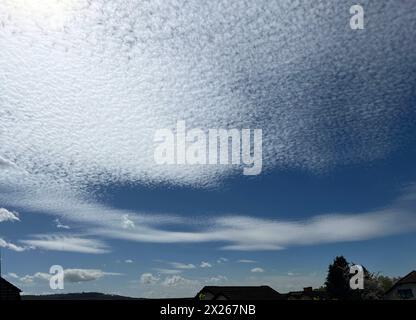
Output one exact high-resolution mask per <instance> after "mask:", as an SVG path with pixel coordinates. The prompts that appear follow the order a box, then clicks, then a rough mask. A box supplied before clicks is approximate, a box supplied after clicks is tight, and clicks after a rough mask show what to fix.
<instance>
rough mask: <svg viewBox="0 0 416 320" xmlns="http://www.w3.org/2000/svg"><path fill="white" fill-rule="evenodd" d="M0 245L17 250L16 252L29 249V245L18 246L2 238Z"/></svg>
mask: <svg viewBox="0 0 416 320" xmlns="http://www.w3.org/2000/svg"><path fill="white" fill-rule="evenodd" d="M0 247H2V248H6V249H10V250H13V251H17V252H22V251H25V250H28V249H30V248H29V247H22V246H18V245H16V244H14V243H12V242H8V241H6V240H4V239H3V238H0Z"/></svg>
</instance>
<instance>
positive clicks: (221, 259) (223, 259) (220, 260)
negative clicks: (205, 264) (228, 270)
mask: <svg viewBox="0 0 416 320" xmlns="http://www.w3.org/2000/svg"><path fill="white" fill-rule="evenodd" d="M227 261H228V259H227V258H219V259H218V260H217V263H224V262H227Z"/></svg>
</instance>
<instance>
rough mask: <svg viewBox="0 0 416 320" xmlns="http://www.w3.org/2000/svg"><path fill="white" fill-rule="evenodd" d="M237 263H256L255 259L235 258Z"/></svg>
mask: <svg viewBox="0 0 416 320" xmlns="http://www.w3.org/2000/svg"><path fill="white" fill-rule="evenodd" d="M237 262H238V263H257V261H255V260H249V259H240V260H237Z"/></svg>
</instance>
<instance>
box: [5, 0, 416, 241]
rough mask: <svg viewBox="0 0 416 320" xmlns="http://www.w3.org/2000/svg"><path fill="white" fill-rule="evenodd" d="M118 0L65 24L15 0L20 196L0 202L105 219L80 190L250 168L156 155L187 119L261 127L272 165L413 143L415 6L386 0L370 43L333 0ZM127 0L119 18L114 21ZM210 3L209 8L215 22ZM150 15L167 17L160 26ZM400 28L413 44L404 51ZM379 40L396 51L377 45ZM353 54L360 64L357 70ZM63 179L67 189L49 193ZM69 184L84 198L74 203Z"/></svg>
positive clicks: (334, 162)
mask: <svg viewBox="0 0 416 320" xmlns="http://www.w3.org/2000/svg"><path fill="white" fill-rule="evenodd" d="M115 2H116V4H115V5H114V6H107V5H105V4H104V2H102V1H98V2H95V3H94V5H87V6H82V7H78V6H77V5H76V4H72V6H75V8H76V10H75V9H74V10H72V9H71V10H69V9H68V8H66V7H65V8H66V9H65V10H64V11H63V15H65V17H66V18H67V19H64V20H65V21H71V23H69V22H68V23H67V24H65V28H58V29H57V30H55V29H54V28H52V29H53V32H49V31H51V25H50V21H49V22H48V20H49V19H48V18H45V15H43V14H39V11H37V14H32V12H30V13H28V12H27V10H19V8H16V5H15V1H11V0H5V1H2V2H1V4H0V12H2V13H3V15H2V16H0V18H1V21H2V23H3V24H4V26H3V27H2V35H3V37H1V39H0V47H1V48H2V52H4V54H3V55H2V57H1V58H0V65H1V67H2V75H3V79H2V108H1V111H0V118H1V123H0V131H1V133H2V141H1V145H0V187H2V188H3V187H4V188H5V189H7V190H8V191H10V192H12V193H13V194H2V195H0V201H3V200H4V201H6V202H15V203H17V204H20V203H21V202H23V203H22V204H21V206H22V207H25V208H28V207H29V208H30V207H31V206H37V209H38V210H37V211H40V212H44V209H48V210H50V211H53V212H55V213H56V214H58V215H59V214H62V211H65V213H67V214H68V215H69V216H72V219H74V220H79V219H85V220H89V219H91V220H93V219H96V218H97V215H98V214H97V213H95V214H91V215H92V216H93V217H94V218H88V217H85V216H87V215H88V214H90V213H91V212H92V210H90V209H91V208H89V209H88V208H87V207H86V206H85V205H84V202H83V201H81V200H80V199H82V200H85V198H87V200H91V198H92V196H91V195H92V194H96V193H99V190H100V188H101V186H103V185H109V184H113V183H133V184H142V185H154V184H159V183H162V182H163V183H165V182H166V183H169V184H174V185H190V186H192V187H205V186H211V185H213V184H217V183H220V182H221V180H222V179H226V178H227V177H229V176H230V175H235V174H241V170H240V169H239V168H237V167H235V166H234V167H223V166H221V167H218V166H208V167H207V166H158V165H155V163H154V159H153V151H154V147H155V144H154V142H153V135H154V132H155V131H156V130H157V129H159V128H172V127H174V125H175V123H176V120H177V119H178V117H179V116H180V118H182V119H184V120H186V123H187V125H188V127H189V128H194V127H201V128H212V127H219V128H228V127H229V126H230V125H231V124H232V126H233V127H236V128H261V129H262V130H263V134H264V137H265V139H264V142H263V155H264V160H265V161H263V162H264V166H265V170H264V171H266V170H267V169H273V168H288V167H289V168H302V169H305V170H309V171H313V172H319V171H322V170H330V169H331V168H333V167H335V166H339V165H343V164H346V163H361V162H368V161H371V160H374V159H380V158H383V157H385V156H387V155H389V154H390V153H392V152H394V151H395V150H396V148H398V147H400V146H401V145H402V144H405V143H406V142H407V141H409V138H408V137H407V135H406V133H407V132H408V131H407V130H408V128H409V127H411V126H412V121H413V119H414V112H415V111H414V108H412V97H413V89H414V81H413V80H412V79H414V74H413V68H411V67H409V66H412V62H411V61H410V60H409V61H408V60H406V59H404V58H403V57H411V56H412V54H413V53H414V52H415V46H416V44H415V42H414V41H412V40H413V39H412V34H411V33H409V32H407V31H406V30H408V26H409V25H413V24H412V23H413V20H412V17H411V16H410V15H409V14H407V13H408V11H409V7H408V5H407V4H401V5H398V6H396V8H395V10H391V11H389V12H385V10H382V6H383V4H382V3H375V4H374V8H373V9H374V10H373V15H372V21H374V24H375V25H378V27H376V29H377V30H375V29H374V31H375V32H377V34H378V35H379V37H362V38H361V39H357V38H356V37H355V35H354V33H351V32H345V30H341V29H340V28H339V26H341V25H345V21H344V20H345V10H344V8H342V7H339V6H338V7H337V6H335V5H334V4H328V3H325V6H328V7H327V8H328V10H325V13H324V14H325V15H328V16H326V18H325V19H316V16H317V15H321V14H322V6H323V4H324V2H323V1H315V2H314V3H313V4H298V3H297V2H296V3H294V2H292V1H284V2H283V3H282V4H276V3H275V2H271V1H266V0H260V2H256V3H254V2H252V3H251V2H246V3H243V4H241V5H239V6H238V7H236V6H234V5H231V4H230V3H229V2H227V1H225V0H223V1H220V2H219V3H220V5H216V6H213V5H212V4H209V3H203V4H199V5H196V6H191V5H189V6H187V5H185V6H182V7H181V9H180V13H181V14H178V12H179V11H178V10H179V9H177V5H176V3H175V1H169V3H167V4H166V5H165V6H163V8H162V7H158V8H156V9H155V8H153V7H152V5H150V4H149V5H147V4H143V5H142V7H141V10H131V8H130V7H129V8H124V7H123V6H122V5H118V4H122V3H123V2H122V1H121V0H115ZM115 8H117V9H115ZM115 10H118V11H117V12H119V14H118V16H119V17H120V18H119V19H118V20H117V21H114V19H108V17H111V16H114V12H115ZM75 12H76V15H74V13H75ZM201 12H209V15H208V16H205V17H204V19H205V23H204V24H203V26H201V23H200V17H201ZM379 12H382V13H379ZM329 13H330V14H329ZM150 16H151V17H152V19H150V18H149V17H150ZM7 17H12V19H8V18H7ZM276 17H278V18H277V19H276ZM386 20H388V21H393V22H392V23H390V24H389V28H383V27H382V26H383V25H384V24H383V23H382V22H383V21H386ZM103 21H104V22H103ZM149 21H165V22H166V23H164V26H165V27H164V28H153V26H152V25H151V22H149ZM288 21H297V23H296V24H293V23H288ZM377 22H380V23H377ZM149 23H150V24H149ZM230 24H231V25H232V26H233V27H232V28H228V27H227V28H224V26H228V25H230ZM120 25H129V26H133V27H132V28H119V27H118V26H120ZM81 30H82V32H81ZM218 30H222V31H221V32H218ZM270 30H276V32H270ZM327 30H338V31H337V32H333V33H331V34H330V35H329V34H328V32H327ZM28 34H29V35H30V37H28ZM86 35H88V36H86ZM29 38H30V39H36V41H34V42H33V43H32V42H31V41H28V40H27V39H29ZM379 38H382V39H383V41H382V42H380V41H378V39H379ZM155 39H157V40H155ZM161 39H164V40H163V41H162V40H161ZM259 39H261V45H255V46H254V45H253V44H254V43H258V41H259ZM297 39H302V41H296V40H297ZM398 39H399V40H400V42H401V43H402V44H403V45H402V46H401V47H400V50H394V48H395V47H396V42H397V41H398ZM357 41H358V42H357ZM334 43H335V44H339V45H337V46H334ZM317 44H319V45H317ZM386 50H387V51H386ZM381 51H383V52H387V53H386V54H387V56H389V59H387V60H386V59H385V58H383V57H381V56H380V57H374V54H372V53H374V52H381ZM45 57H47V59H45ZM253 57H255V58H253ZM21 61H25V63H24V64H22V63H21ZM45 61H47V62H48V63H46V62H45ZM397 61H401V63H399V64H398V63H397ZM351 65H360V66H362V68H361V69H360V73H359V76H356V73H352V71H351ZM311 66H319V67H317V68H311ZM39 68H42V69H43V70H46V72H39ZM392 70H393V71H394V72H392ZM57 79H59V80H58V81H57ZM74 79H77V81H74ZM81 88H82V90H81ZM56 97H59V99H57V98H56ZM213 97H215V98H213ZM115 101H116V103H115ZM17 104H18V105H19V108H16V105H17ZM236 115H238V116H236ZM339 123H342V125H339ZM339 146H341V147H339ZM11 167H16V168H19V169H20V170H10V168H11ZM94 186H97V187H96V188H95V187H94ZM57 189H59V190H60V191H61V192H62V194H61V195H60V196H56V197H54V195H53V194H50V193H49V191H51V190H55V192H56V190H57ZM91 189H93V190H91ZM67 191H69V192H67ZM40 193H45V194H48V195H49V197H46V198H47V199H48V201H44V200H43V199H41V198H39V197H38V195H39V194H40ZM67 194H70V196H71V199H72V200H73V201H74V203H73V204H74V205H75V207H76V208H77V209H78V208H80V207H81V208H82V209H83V210H71V206H70V204H71V203H70V201H67V200H65V199H66V195H67ZM74 194H75V195H76V196H77V197H73V195H74ZM10 197H11V198H10ZM72 200H71V201H72ZM105 209H106V211H105V214H104V217H105V218H104V219H107V218H109V217H107V213H108V214H109V215H111V216H112V214H117V215H118V216H117V218H116V219H114V220H113V222H114V223H115V222H116V221H117V225H118V226H119V225H122V226H124V228H125V229H128V230H129V229H132V230H133V229H134V226H137V225H138V222H137V221H136V220H135V219H133V216H134V215H133V216H131V215H130V214H128V216H124V218H122V217H123V215H124V214H125V213H122V212H120V211H112V210H110V209H109V208H105ZM68 211H69V213H68ZM95 212H100V211H95ZM68 218H69V217H68ZM109 219H110V218H109ZM84 222H85V221H84ZM131 222H133V223H131ZM122 228H123V227H121V229H122ZM150 231H152V230H150ZM140 232H141V230H138V232H137V233H140ZM176 236H178V235H176ZM148 237H149V238H150V236H148ZM265 246H266V245H263V247H265ZM248 247H249V245H248V244H235V245H231V246H229V248H236V249H238V248H240V249H242V248H248ZM252 248H253V249H254V248H256V246H253V247H252ZM268 248H270V249H272V248H275V249H276V248H278V246H276V245H269V246H268Z"/></svg>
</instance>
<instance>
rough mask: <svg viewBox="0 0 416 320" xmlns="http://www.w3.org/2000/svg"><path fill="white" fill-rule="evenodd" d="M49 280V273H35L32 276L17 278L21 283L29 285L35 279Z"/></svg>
mask: <svg viewBox="0 0 416 320" xmlns="http://www.w3.org/2000/svg"><path fill="white" fill-rule="evenodd" d="M50 278H51V275H50V274H49V273H44V272H36V273H35V274H33V275H25V276H23V277H21V278H19V281H20V282H23V283H25V284H31V283H33V282H35V280H37V279H39V280H44V281H49V279H50Z"/></svg>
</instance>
